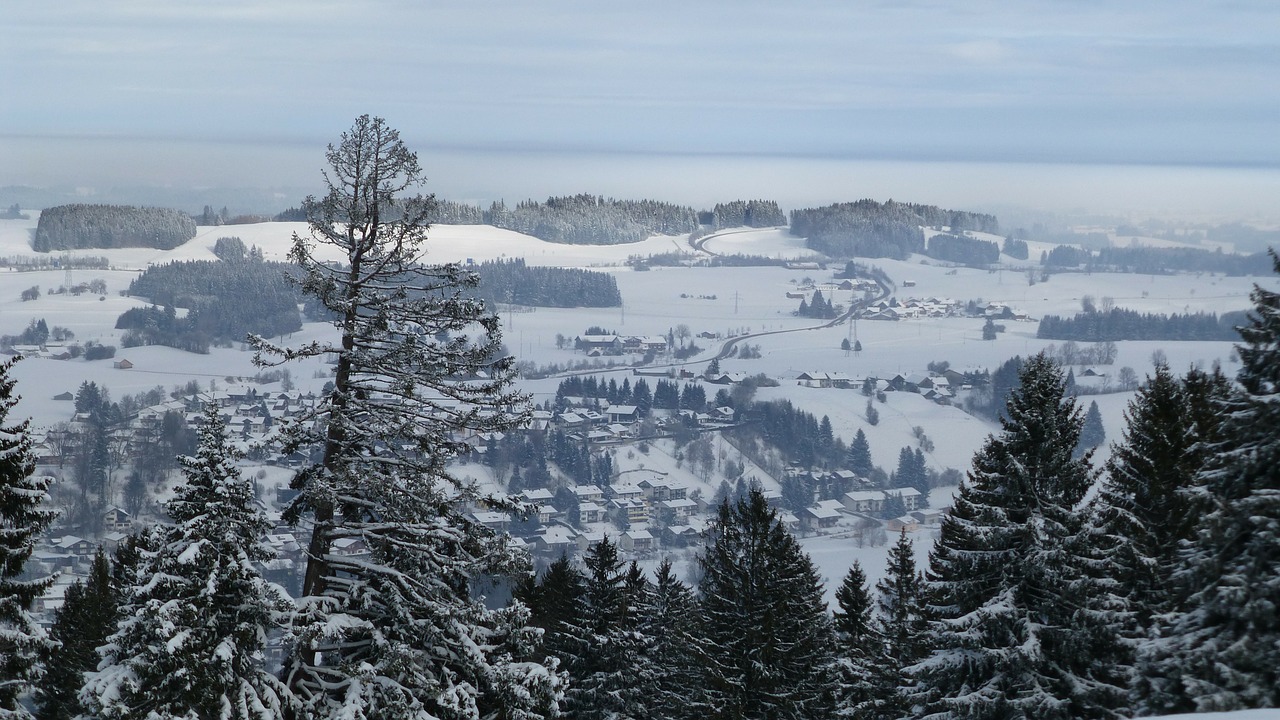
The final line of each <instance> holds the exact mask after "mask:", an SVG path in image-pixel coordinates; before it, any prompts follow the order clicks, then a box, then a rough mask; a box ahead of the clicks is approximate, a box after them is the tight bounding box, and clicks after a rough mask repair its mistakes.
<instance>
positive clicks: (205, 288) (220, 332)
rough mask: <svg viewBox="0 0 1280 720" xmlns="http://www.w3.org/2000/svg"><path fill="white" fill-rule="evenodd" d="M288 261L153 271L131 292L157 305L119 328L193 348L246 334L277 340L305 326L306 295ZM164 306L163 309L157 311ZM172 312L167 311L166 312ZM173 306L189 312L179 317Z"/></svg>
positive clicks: (132, 314)
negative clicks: (300, 305) (301, 305)
mask: <svg viewBox="0 0 1280 720" xmlns="http://www.w3.org/2000/svg"><path fill="white" fill-rule="evenodd" d="M296 272H297V271H296V268H294V267H293V266H290V265H288V264H285V263H277V262H264V261H254V260H251V261H246V262H215V261H212V260H191V261H187V262H173V263H167V264H165V265H154V266H152V267H149V268H147V269H146V271H144V272H143V273H142V274H141V275H139V276H138V277H137V278H135V279H134V280H133V282H131V283H129V294H130V295H133V296H136V297H144V298H147V299H148V300H150V301H151V302H152V303H154V304H155V306H153V307H151V308H136V309H134V310H130V311H128V312H126V313H124V314H123V315H121V316H120V319H119V320H117V321H116V327H117V328H119V329H124V330H130V331H132V332H131V333H129V334H131V335H133V336H134V337H136V338H137V344H159V345H170V346H173V347H179V348H183V349H189V348H191V347H193V346H197V345H198V344H199V343H200V342H203V344H204V346H205V347H206V349H207V346H208V343H209V342H211V341H216V340H221V341H231V342H240V341H243V340H244V339H245V336H246V335H249V334H255V335H261V336H263V337H275V336H277V335H284V334H287V333H291V332H296V331H297V330H300V329H301V328H302V317H301V315H299V314H298V303H299V302H300V297H301V296H300V295H299V293H298V291H297V288H296V287H295V286H294V284H293V283H292V282H290V281H289V275H290V274H296ZM156 306H159V307H156ZM162 307H163V308H166V309H164V310H162V309H161V308H162ZM168 308H186V309H187V310H188V311H189V312H188V314H187V316H186V317H185V318H177V317H176V315H175V314H174V313H173V312H172V311H171V310H169V309H168Z"/></svg>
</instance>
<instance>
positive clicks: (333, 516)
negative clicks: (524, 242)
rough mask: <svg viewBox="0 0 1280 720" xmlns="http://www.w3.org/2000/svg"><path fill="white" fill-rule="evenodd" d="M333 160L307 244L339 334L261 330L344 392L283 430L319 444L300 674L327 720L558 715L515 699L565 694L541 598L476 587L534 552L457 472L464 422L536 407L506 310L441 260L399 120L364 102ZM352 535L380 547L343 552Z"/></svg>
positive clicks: (300, 686)
mask: <svg viewBox="0 0 1280 720" xmlns="http://www.w3.org/2000/svg"><path fill="white" fill-rule="evenodd" d="M326 159H327V160H328V165H329V168H328V170H327V171H326V173H325V180H326V185H327V193H326V194H325V195H324V196H323V197H320V198H314V197H311V198H308V199H307V200H306V201H305V202H304V204H303V205H304V209H305V210H306V212H307V219H308V226H309V228H310V232H309V234H308V236H307V237H303V236H301V235H295V236H294V238H293V241H294V242H293V249H292V251H291V257H292V259H293V260H294V262H295V263H297V264H298V266H299V268H300V270H301V273H300V274H301V280H300V285H301V289H302V291H303V293H304V294H305V295H307V296H308V297H309V298H310V299H311V300H312V301H314V302H315V303H316V304H318V305H319V306H320V307H321V308H323V309H324V311H325V312H326V313H327V314H328V316H329V317H332V318H333V323H334V325H335V326H336V328H337V336H338V338H337V340H336V341H335V342H314V343H311V344H309V345H305V346H303V347H300V348H284V347H279V346H275V345H272V344H271V343H269V342H267V341H265V340H263V339H261V338H254V343H255V346H256V347H257V349H258V355H257V356H256V359H257V360H258V361H259V362H261V363H264V364H270V363H276V362H284V361H289V360H294V359H300V358H310V357H333V358H335V360H336V365H335V374H334V379H333V388H332V390H331V391H330V392H329V393H328V394H327V395H326V396H325V397H324V398H323V399H322V401H321V402H320V403H319V404H318V405H317V407H316V409H315V411H314V412H313V413H312V415H311V416H309V417H305V418H302V419H301V421H300V422H295V423H292V424H291V425H289V426H288V427H287V428H286V429H285V430H284V433H285V443H284V449H286V450H303V449H312V448H316V449H318V450H319V460H318V462H316V463H314V464H310V465H307V466H305V467H304V468H303V469H302V470H301V471H300V472H299V473H298V474H297V475H296V477H295V479H294V483H293V485H294V487H295V488H296V489H297V490H298V491H299V495H298V498H297V500H296V501H295V502H294V503H293V505H291V507H290V508H289V509H288V512H287V513H286V517H287V518H288V519H290V520H295V521H296V520H299V519H302V518H303V517H307V518H309V519H310V520H311V521H312V523H313V527H314V529H313V531H312V537H311V541H310V544H309V548H308V564H307V570H306V574H305V577H304V580H303V595H304V596H305V597H303V598H302V600H301V603H300V604H301V610H302V612H301V614H300V615H299V617H298V618H297V620H296V625H297V628H298V644H297V646H296V649H295V651H294V652H293V654H292V655H291V656H290V658H289V660H288V662H287V665H286V677H287V680H288V683H289V685H290V687H291V688H292V689H293V690H294V693H295V694H296V695H297V696H298V697H299V699H300V700H301V701H302V702H303V703H304V705H305V708H306V711H307V712H310V713H318V714H322V715H329V714H332V713H352V714H371V715H381V714H383V713H409V714H413V713H426V714H443V715H447V716H450V717H460V718H465V717H478V716H480V715H483V714H487V713H490V712H504V713H525V712H527V713H532V714H534V715H538V714H541V713H543V712H552V711H553V710H554V708H548V707H537V706H535V705H530V704H527V703H525V704H519V705H517V706H509V705H508V704H507V703H509V702H512V701H513V699H518V698H520V697H522V696H528V697H530V698H537V699H538V701H539V702H540V701H541V700H543V699H546V698H552V697H554V695H555V690H554V688H553V685H554V684H555V679H554V676H553V674H551V673H548V672H546V669H545V668H542V667H539V666H537V665H536V664H535V663H531V662H527V661H524V660H523V659H522V658H523V653H524V652H526V651H527V650H528V649H530V648H531V647H532V640H533V637H532V632H531V629H530V628H529V627H528V626H527V622H528V615H527V611H526V609H525V608H524V607H523V606H522V605H516V606H512V607H510V608H507V609H503V610H493V609H490V608H487V607H486V606H485V604H484V602H483V599H482V598H481V597H480V596H479V592H478V589H480V588H484V587H486V586H487V585H488V584H489V581H490V580H491V579H493V578H495V577H500V576H512V575H516V574H518V573H520V572H522V571H523V569H524V568H525V567H526V566H527V559H526V558H525V557H524V556H523V555H522V554H519V553H517V552H515V551H514V550H512V549H511V548H509V547H508V545H507V544H506V542H505V541H504V540H503V539H502V538H500V537H498V536H497V535H496V534H494V533H492V532H490V531H488V530H487V529H486V528H484V527H483V526H481V525H479V524H478V523H475V522H474V521H473V520H471V519H469V517H468V516H467V515H466V512H465V508H466V504H467V503H468V502H469V501H472V500H475V499H479V498H480V496H481V495H482V493H481V492H480V491H479V490H477V489H476V488H475V487H474V486H473V485H472V484H471V483H468V482H464V481H463V480H461V479H459V478H457V477H455V476H454V475H453V474H452V473H451V472H450V471H449V468H448V464H449V462H450V461H451V460H452V459H454V458H455V457H457V456H458V455H460V454H462V453H465V452H469V448H468V446H467V445H466V443H465V442H464V441H463V440H462V436H463V435H464V434H469V433H476V432H496V431H502V430H506V429H509V428H510V427H512V426H513V425H515V424H518V423H519V422H521V421H522V420H523V416H524V412H525V411H526V410H527V407H526V404H525V398H523V397H522V396H520V395H518V394H516V393H513V392H512V391H511V390H510V389H509V385H510V382H511V380H512V378H513V376H514V371H513V364H514V360H513V358H511V357H509V356H503V355H502V353H501V352H500V347H501V338H500V323H499V321H498V318H497V317H496V316H495V315H494V314H493V313H492V312H490V311H489V310H488V309H487V308H486V307H485V305H484V303H483V302H481V301H479V300H477V299H475V298H474V297H473V296H472V294H473V293H474V288H475V286H476V284H477V282H478V278H477V277H476V275H475V274H474V273H471V272H469V271H467V270H466V269H464V268H463V267H462V266H461V265H459V264H457V263H452V264H429V263H427V262H426V260H427V258H426V248H425V245H424V243H425V241H426V233H427V227H428V225H427V222H426V220H427V218H428V217H429V216H430V213H431V208H432V204H433V201H432V198H430V197H423V196H421V195H412V196H409V195H404V194H403V193H408V192H416V190H417V189H418V188H419V187H420V186H421V184H422V182H423V179H422V172H421V168H420V167H419V165H418V159H417V156H416V155H415V154H414V153H413V152H412V151H410V150H409V149H408V147H407V146H405V144H404V143H403V142H402V141H401V140H400V137H399V133H398V132H397V131H395V130H394V129H392V128H390V127H389V126H387V124H386V123H385V121H383V120H382V119H381V118H370V117H369V116H367V115H365V116H361V117H360V118H357V120H356V121H355V123H354V124H353V125H352V127H351V129H350V130H349V131H347V132H345V133H343V135H342V138H341V142H340V143H339V144H338V145H337V146H332V145H331V146H330V147H329V151H328V153H327V154H326ZM335 254H336V255H337V256H338V258H340V260H341V262H340V263H337V264H335V263H331V262H329V260H330V258H332V257H333V256H334V255H335ZM485 499H486V501H487V502H489V503H490V504H491V505H492V506H503V502H502V501H501V500H500V499H498V498H492V497H489V498H485ZM341 540H347V541H357V542H361V543H363V544H364V546H365V547H367V548H368V555H367V556H364V557H351V556H349V555H343V554H338V553H335V552H334V551H333V547H334V543H335V542H337V541H341ZM539 683H541V685H540V687H541V689H540V690H536V691H534V690H529V688H531V687H534V686H539V685H538V684H539ZM529 702H533V700H530V701H529ZM495 704H496V705H495Z"/></svg>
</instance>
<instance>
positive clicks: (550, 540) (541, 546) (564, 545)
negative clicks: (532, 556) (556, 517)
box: [533, 525, 578, 555]
mask: <svg viewBox="0 0 1280 720" xmlns="http://www.w3.org/2000/svg"><path fill="white" fill-rule="evenodd" d="M577 537H578V534H577V533H576V532H575V531H574V530H573V529H572V528H568V527H565V526H563V525H550V526H548V527H545V528H543V529H542V532H540V533H539V534H537V535H536V536H534V538H533V549H534V550H535V551H536V552H539V553H545V554H547V555H559V554H561V553H570V552H572V551H573V550H574V548H576V547H577Z"/></svg>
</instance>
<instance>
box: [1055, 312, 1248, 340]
mask: <svg viewBox="0 0 1280 720" xmlns="http://www.w3.org/2000/svg"><path fill="white" fill-rule="evenodd" d="M1245 320H1246V318H1245V313H1243V312H1231V313H1225V314H1223V315H1222V316H1221V317H1219V316H1218V315H1217V314H1215V313H1185V314H1180V313H1173V314H1171V315H1165V314H1163V313H1139V312H1137V311H1136V310H1126V309H1123V308H1112V309H1110V310H1105V311H1095V312H1083V313H1076V315H1075V317H1070V318H1064V317H1060V316H1058V315H1045V316H1044V317H1043V318H1041V319H1040V327H1039V328H1038V329H1037V330H1036V337H1038V338H1043V339H1046V340H1077V341H1088V342H1103V341H1116V340H1235V339H1236V337H1237V334H1236V330H1235V328H1236V326H1237V325H1241V324H1244V322H1245Z"/></svg>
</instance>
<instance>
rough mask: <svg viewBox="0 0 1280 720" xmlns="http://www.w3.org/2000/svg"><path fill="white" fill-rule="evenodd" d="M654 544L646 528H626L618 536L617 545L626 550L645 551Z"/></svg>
mask: <svg viewBox="0 0 1280 720" xmlns="http://www.w3.org/2000/svg"><path fill="white" fill-rule="evenodd" d="M654 546H655V545H654V541H653V535H652V534H650V533H649V531H648V530H626V531H623V533H622V534H621V535H619V536H618V547H620V548H622V549H623V550H626V551H627V552H646V551H648V550H652V549H653V548H654Z"/></svg>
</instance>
